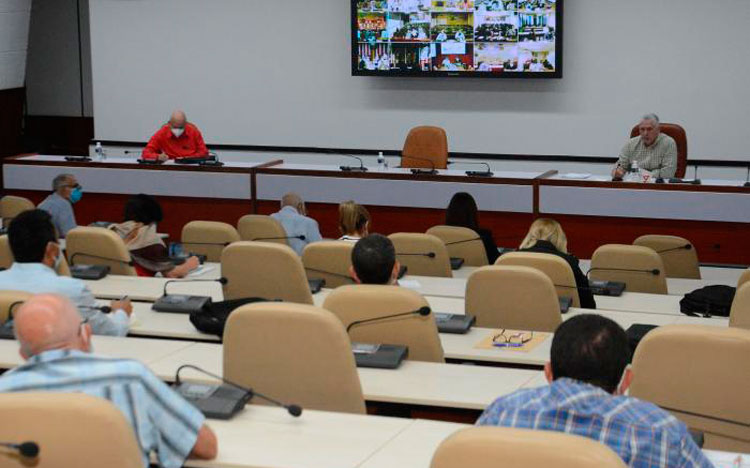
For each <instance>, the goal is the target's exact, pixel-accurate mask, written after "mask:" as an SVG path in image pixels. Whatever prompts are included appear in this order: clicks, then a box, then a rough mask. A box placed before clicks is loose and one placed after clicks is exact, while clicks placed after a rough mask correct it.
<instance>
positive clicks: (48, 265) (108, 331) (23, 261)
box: [0, 210, 133, 336]
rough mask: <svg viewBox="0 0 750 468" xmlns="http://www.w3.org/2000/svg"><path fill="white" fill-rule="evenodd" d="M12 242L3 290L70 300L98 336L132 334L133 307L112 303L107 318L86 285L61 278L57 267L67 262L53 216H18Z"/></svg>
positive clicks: (11, 231) (1, 274)
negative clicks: (130, 329) (131, 318)
mask: <svg viewBox="0 0 750 468" xmlns="http://www.w3.org/2000/svg"><path fill="white" fill-rule="evenodd" d="M8 242H9V243H10V250H11V252H12V253H13V259H14V262H13V265H11V267H10V268H9V269H8V270H6V271H0V290H10V291H25V292H30V293H55V294H61V295H63V296H67V297H68V298H69V299H70V300H71V301H73V302H74V303H75V304H76V306H77V307H78V309H79V310H80V312H81V315H82V316H83V317H85V318H86V319H87V320H88V321H89V323H91V327H92V328H93V330H94V333H96V334H98V335H118V336H125V335H127V334H128V327H129V325H130V314H131V313H132V311H133V306H132V305H131V304H130V301H129V300H127V299H126V300H122V301H112V302H111V304H110V307H112V313H110V314H103V313H102V312H101V311H100V310H98V309H95V307H97V303H96V299H94V296H93V294H91V291H90V290H89V288H88V286H86V283H84V282H83V281H81V280H78V279H75V278H69V277H67V276H58V275H57V272H56V271H55V270H56V269H57V266H58V265H59V264H60V262H61V261H62V258H63V256H62V255H63V254H62V250H61V249H60V244H58V243H57V236H56V235H55V228H54V226H52V221H51V219H50V216H49V214H47V212H45V211H42V210H31V211H26V212H24V213H21V214H20V215H18V216H17V217H16V218H15V219H14V220H13V222H12V223H11V224H10V227H9V228H8Z"/></svg>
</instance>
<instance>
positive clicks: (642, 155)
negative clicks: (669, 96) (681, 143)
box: [612, 114, 677, 179]
mask: <svg viewBox="0 0 750 468" xmlns="http://www.w3.org/2000/svg"><path fill="white" fill-rule="evenodd" d="M638 131H639V132H640V136H637V137H635V138H631V139H630V140H629V141H628V142H627V143H625V146H623V148H622V151H620V158H619V159H618V160H617V165H616V166H615V168H614V169H612V177H613V178H616V179H622V177H623V176H624V175H625V172H626V171H627V170H628V169H630V166H631V165H632V164H633V161H637V162H638V168H639V169H645V170H647V171H649V172H650V173H651V175H652V176H653V177H663V178H669V177H674V174H675V172H676V171H677V143H675V141H674V139H673V138H672V137H670V136H669V135H665V134H663V133H661V130H660V124H659V117H658V116H657V115H656V114H646V115H644V116H643V118H642V119H641V122H640V123H639V124H638Z"/></svg>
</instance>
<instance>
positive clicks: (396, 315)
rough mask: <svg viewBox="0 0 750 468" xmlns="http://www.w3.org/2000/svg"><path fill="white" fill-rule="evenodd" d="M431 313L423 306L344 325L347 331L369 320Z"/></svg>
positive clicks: (424, 315) (425, 315) (423, 315)
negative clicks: (409, 310)
mask: <svg viewBox="0 0 750 468" xmlns="http://www.w3.org/2000/svg"><path fill="white" fill-rule="evenodd" d="M431 313H432V310H430V308H429V307H427V306H423V307H420V308H419V309H417V310H412V311H411V312H404V313H402V314H393V315H385V316H383V317H375V318H371V319H364V320H355V321H354V322H352V323H350V324H349V326H348V327H346V332H347V333H349V330H351V329H352V328H353V327H354V326H356V325H363V324H365V323H371V322H379V321H381V320H388V319H392V318H396V317H406V316H409V315H420V316H422V317H427V316H428V315H430V314H431Z"/></svg>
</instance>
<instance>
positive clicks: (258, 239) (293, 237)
mask: <svg viewBox="0 0 750 468" xmlns="http://www.w3.org/2000/svg"><path fill="white" fill-rule="evenodd" d="M282 239H299V240H305V239H307V237H305V235H304V234H300V235H299V236H282V237H257V238H255V239H250V240H251V241H267V240H282Z"/></svg>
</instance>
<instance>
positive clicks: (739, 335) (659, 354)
mask: <svg viewBox="0 0 750 468" xmlns="http://www.w3.org/2000/svg"><path fill="white" fill-rule="evenodd" d="M747 356H750V330H743V329H739V328H722V327H716V326H710V325H666V326H662V327H659V328H657V329H655V330H652V331H650V332H649V333H648V334H646V336H645V337H644V338H643V340H641V342H640V343H639V344H638V347H637V348H636V350H635V356H633V383H632V384H631V386H630V396H633V397H637V398H640V399H642V400H646V401H649V402H651V403H654V404H656V405H659V406H662V407H664V408H665V409H667V410H668V411H669V412H671V413H672V414H673V415H675V416H676V417H677V418H679V419H680V420H682V421H683V422H684V423H685V424H687V425H688V427H690V428H691V429H695V430H698V431H701V432H703V433H704V435H705V445H704V448H707V449H712V450H726V451H731V452H744V453H747V452H748V451H750V405H748V400H747V398H748V395H750V372H748V370H747ZM733 422H734V423H733Z"/></svg>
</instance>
